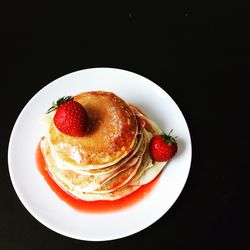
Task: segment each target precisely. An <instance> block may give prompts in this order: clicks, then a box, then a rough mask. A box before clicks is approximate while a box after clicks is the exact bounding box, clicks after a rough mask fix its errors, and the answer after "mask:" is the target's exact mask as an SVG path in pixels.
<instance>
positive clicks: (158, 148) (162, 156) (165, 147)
mask: <svg viewBox="0 0 250 250" xmlns="http://www.w3.org/2000/svg"><path fill="white" fill-rule="evenodd" d="M172 131H173V130H171V131H170V132H169V134H168V135H166V134H163V135H155V136H153V137H152V139H151V141H150V144H149V148H150V153H151V156H152V158H153V160H154V161H159V162H160V161H169V160H170V159H171V158H172V157H173V156H174V155H175V153H176V152H177V142H176V140H175V138H173V137H172V136H171V135H170V134H171V132H172Z"/></svg>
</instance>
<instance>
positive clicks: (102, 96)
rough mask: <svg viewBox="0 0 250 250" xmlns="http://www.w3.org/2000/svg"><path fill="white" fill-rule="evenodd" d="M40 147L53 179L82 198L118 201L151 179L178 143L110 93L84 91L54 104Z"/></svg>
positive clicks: (47, 116)
mask: <svg viewBox="0 0 250 250" xmlns="http://www.w3.org/2000/svg"><path fill="white" fill-rule="evenodd" d="M48 112H49V113H48V114H47V115H46V132H45V135H44V137H43V138H42V139H41V142H40V147H41V150H42V153H43V156H44V159H45V162H46V168H47V171H48V172H49V174H50V175H51V177H52V178H53V180H54V181H55V182H56V183H57V184H58V185H59V186H60V187H61V188H62V189H63V190H64V191H65V192H67V193H68V194H70V195H72V196H73V197H75V198H78V199H81V200H85V201H95V200H116V199H119V198H122V197H125V196H126V195H128V194H130V193H132V192H134V191H135V190H137V189H139V188H140V187H141V186H142V185H145V184H147V183H149V182H150V181H152V180H153V179H154V178H155V177H156V176H157V175H158V174H159V173H160V172H161V170H162V169H163V168H164V166H165V165H166V163H167V161H169V160H170V159H171V158H172V157H173V156H174V154H175V153H176V151H177V143H176V141H175V139H174V138H173V137H172V136H171V135H170V134H168V135H166V134H164V133H163V131H162V130H161V129H160V128H159V126H158V125H157V124H156V123H155V122H154V121H152V120H151V119H149V118H148V117H147V116H146V115H145V114H144V113H142V112H141V111H140V110H139V109H138V108H137V107H135V106H133V105H131V104H128V103H126V102H125V101H124V100H123V99H121V98H120V97H118V96H117V95H115V94H114V93H112V92H106V91H91V92H83V93H80V94H78V95H76V96H74V97H64V98H62V99H59V100H58V101H57V102H56V103H54V105H53V107H52V108H51V109H49V111H48Z"/></svg>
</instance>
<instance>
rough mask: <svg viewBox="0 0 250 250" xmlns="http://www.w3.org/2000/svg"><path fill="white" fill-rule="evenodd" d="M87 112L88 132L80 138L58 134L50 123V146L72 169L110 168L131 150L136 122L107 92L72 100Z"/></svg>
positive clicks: (113, 95)
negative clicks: (76, 167)
mask: <svg viewBox="0 0 250 250" xmlns="http://www.w3.org/2000/svg"><path fill="white" fill-rule="evenodd" d="M74 100H75V101H77V102H79V103H80V104H81V105H82V106H83V107H84V108H85V109H86V111H87V114H88V119H89V121H88V132H87V134H86V135H85V136H83V137H73V136H69V135H66V134H63V133H61V132H60V131H59V130H58V129H57V128H56V126H55V125H54V122H53V120H52V122H51V124H50V127H49V138H50V142H51V146H52V147H53V149H54V150H55V152H56V154H57V155H58V157H59V158H60V159H61V160H62V161H64V162H66V163H68V164H69V165H73V166H84V167H86V166H89V167H90V169H91V168H99V167H106V166H110V165H112V164H114V163H116V162H118V161H119V160H121V159H122V158H123V157H125V156H126V155H127V154H128V153H129V152H130V151H131V150H132V149H133V146H134V144H135V141H136V135H137V122H136V118H135V115H134V113H133V112H132V110H131V109H130V108H129V106H128V105H127V104H126V103H125V102H124V101H123V100H122V99H121V98H119V97H118V96H116V95H115V94H113V93H111V92H104V91H92V92H83V93H81V94H79V95H77V96H75V97H74Z"/></svg>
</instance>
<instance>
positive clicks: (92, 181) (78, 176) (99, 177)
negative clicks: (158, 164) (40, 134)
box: [41, 136, 146, 192]
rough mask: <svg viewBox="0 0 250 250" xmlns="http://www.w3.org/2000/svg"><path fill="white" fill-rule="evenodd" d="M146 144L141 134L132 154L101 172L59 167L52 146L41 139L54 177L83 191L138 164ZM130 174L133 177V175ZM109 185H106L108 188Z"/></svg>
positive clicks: (90, 189)
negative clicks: (52, 152)
mask: <svg viewBox="0 0 250 250" xmlns="http://www.w3.org/2000/svg"><path fill="white" fill-rule="evenodd" d="M145 145H146V141H145V137H143V136H140V140H139V141H138V145H137V146H136V148H135V150H134V151H133V152H132V154H131V155H129V156H128V157H126V158H125V159H123V160H121V161H120V162H119V163H117V164H115V165H113V166H112V167H107V168H108V169H109V170H108V171H107V172H105V171H103V170H104V169H101V173H98V172H95V173H92V172H88V171H73V170H65V169H60V168H58V167H57V163H56V161H55V159H54V158H53V154H51V148H50V146H49V143H48V141H47V139H46V138H43V139H42V140H41V149H42V152H43V155H44V156H45V161H46V165H47V169H48V171H49V172H50V174H51V175H52V176H53V178H55V179H57V180H59V181H60V182H64V183H65V184H66V185H67V186H68V187H70V190H78V191H81V192H90V191H93V190H96V189H98V188H100V187H102V186H103V185H106V183H107V182H109V180H110V179H112V178H114V177H115V176H117V175H119V174H120V173H121V172H124V171H125V170H127V169H129V168H131V167H133V166H134V165H136V164H137V163H138V162H139V158H141V156H142V154H143V152H144V151H145ZM138 167H139V166H138ZM129 176H131V177H132V175H129ZM119 179H120V178H116V180H117V181H118V180H119ZM123 179H124V177H123ZM107 186H108V185H106V189H107Z"/></svg>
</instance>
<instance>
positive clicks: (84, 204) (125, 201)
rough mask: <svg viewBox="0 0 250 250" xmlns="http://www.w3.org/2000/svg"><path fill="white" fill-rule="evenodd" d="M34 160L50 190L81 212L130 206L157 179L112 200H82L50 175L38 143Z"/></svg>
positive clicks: (137, 200)
mask: <svg viewBox="0 0 250 250" xmlns="http://www.w3.org/2000/svg"><path fill="white" fill-rule="evenodd" d="M36 160H37V167H38V170H39V172H40V173H41V175H42V176H43V177H44V179H45V181H46V182H47V184H48V185H49V187H50V188H51V190H52V191H53V192H54V193H55V194H56V195H57V196H58V197H59V198H60V199H61V200H62V201H64V202H66V203H67V204H68V205H69V206H71V207H72V208H74V209H76V210H78V211H82V212H91V213H98V212H112V211H117V210H120V209H124V208H127V207H130V206H132V205H134V204H136V203H137V202H139V201H141V200H142V199H143V198H144V197H145V196H146V195H147V194H148V193H149V192H150V191H151V190H152V189H153V187H154V185H155V184H156V182H157V180H158V179H159V176H160V175H158V176H157V177H156V178H155V179H154V180H153V181H151V182H150V183H148V184H146V185H143V186H141V187H140V188H139V189H138V190H136V191H135V192H133V193H131V194H129V195H127V196H125V197H123V198H120V199H118V200H113V201H84V200H80V199H77V198H75V197H73V196H72V195H70V194H68V193H67V192H65V191H64V190H63V189H62V188H61V187H59V186H58V185H57V184H56V183H55V181H54V180H53V179H52V177H51V176H50V174H49V172H48V171H47V169H46V163H45V160H44V157H43V154H42V151H41V148H40V143H39V145H38V147H37V151H36Z"/></svg>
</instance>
